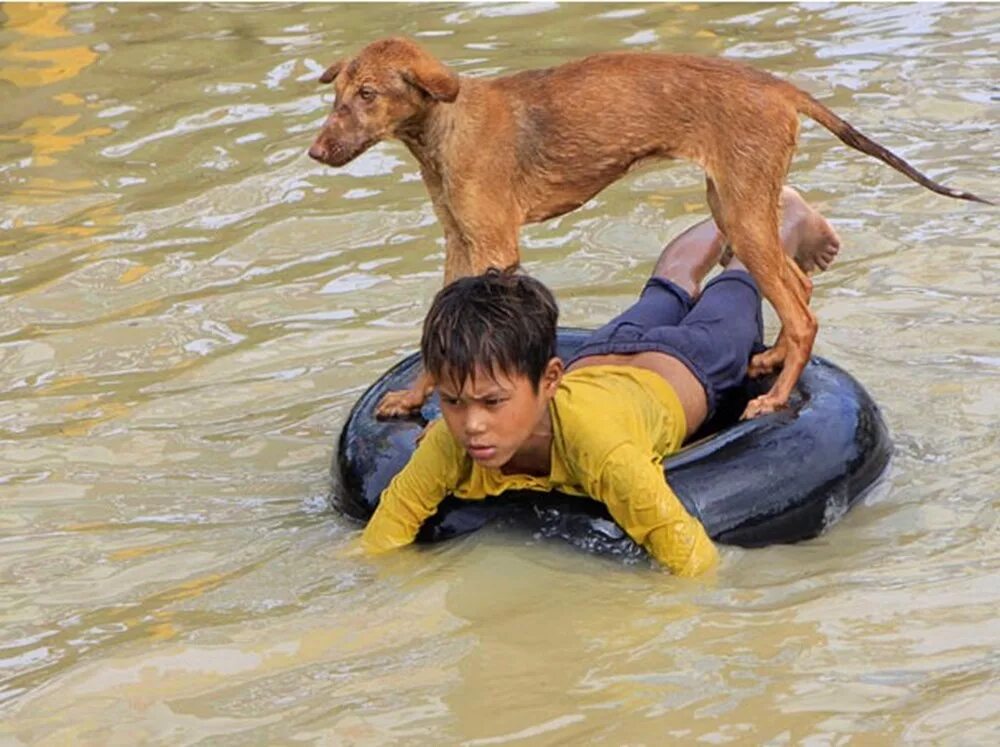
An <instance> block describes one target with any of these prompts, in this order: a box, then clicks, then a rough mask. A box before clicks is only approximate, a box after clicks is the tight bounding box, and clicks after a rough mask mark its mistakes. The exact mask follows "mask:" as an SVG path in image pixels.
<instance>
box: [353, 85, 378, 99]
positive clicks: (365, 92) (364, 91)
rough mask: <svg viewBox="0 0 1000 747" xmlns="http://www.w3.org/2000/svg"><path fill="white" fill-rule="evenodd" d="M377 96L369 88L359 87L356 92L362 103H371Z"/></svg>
mask: <svg viewBox="0 0 1000 747" xmlns="http://www.w3.org/2000/svg"><path fill="white" fill-rule="evenodd" d="M377 95H378V91H376V90H375V89H374V88H372V87H371V86H361V88H360V89H359V90H358V96H360V97H361V99H362V100H363V101H373V100H374V99H375V97H376V96H377Z"/></svg>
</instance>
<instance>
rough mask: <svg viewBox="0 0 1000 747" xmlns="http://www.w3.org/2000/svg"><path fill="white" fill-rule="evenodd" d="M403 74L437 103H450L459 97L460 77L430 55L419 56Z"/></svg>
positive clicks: (404, 78) (407, 80)
mask: <svg viewBox="0 0 1000 747" xmlns="http://www.w3.org/2000/svg"><path fill="white" fill-rule="evenodd" d="M401 74H402V76H403V80H405V81H406V82H407V83H409V84H410V85H411V86H416V87H417V88H419V89H420V90H421V91H423V92H424V93H426V94H427V95H428V96H430V97H431V98H432V99H434V100H435V101H445V102H448V103H450V102H452V101H454V100H455V99H456V98H457V97H458V86H459V83H458V76H457V75H455V73H453V72H452V71H451V70H449V69H448V68H447V67H445V66H444V64H443V63H441V62H439V61H438V60H436V59H434V58H433V57H431V56H430V55H428V54H421V55H420V56H418V57H417V58H416V59H414V60H413V61H412V62H411V64H410V66H409V69H407V70H404V71H403V72H402V73H401Z"/></svg>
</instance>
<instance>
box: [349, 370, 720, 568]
mask: <svg viewBox="0 0 1000 747" xmlns="http://www.w3.org/2000/svg"><path fill="white" fill-rule="evenodd" d="M549 413H550V415H551V419H552V451H551V466H550V472H549V474H548V475H547V476H544V477H538V476H532V475H505V474H503V473H502V472H501V471H500V470H498V469H493V468H488V467H482V466H480V465H479V464H478V463H476V462H475V461H474V460H473V459H472V458H471V457H470V456H469V455H468V454H467V452H466V451H465V450H464V449H463V448H462V446H461V444H460V443H459V442H458V441H456V440H455V438H454V437H453V436H452V434H451V432H450V431H449V430H448V427H447V425H446V424H445V423H444V421H438V422H436V423H434V424H433V425H432V426H431V427H430V428H429V429H428V431H427V433H426V435H425V436H424V438H423V440H422V441H421V442H420V444H419V445H418V446H417V449H416V451H414V453H413V456H412V457H411V458H410V461H409V463H408V464H407V465H406V467H404V468H403V470H402V471H401V472H400V473H399V474H398V475H396V476H395V477H394V478H393V480H392V482H391V483H390V484H389V487H387V488H386V489H385V491H384V492H383V493H382V496H381V498H380V501H379V506H378V508H377V509H376V511H375V513H374V515H373V516H372V518H371V520H370V521H369V523H368V526H367V527H366V528H365V531H364V535H363V537H362V541H363V543H364V545H365V546H366V547H367V548H368V549H370V550H375V551H378V550H387V549H390V548H393V547H399V546H401V545H406V544H409V543H410V542H412V541H413V540H414V538H415V537H416V535H417V532H418V530H419V529H420V526H421V524H422V523H423V522H424V521H425V520H426V519H427V518H428V517H430V516H432V515H433V514H434V513H435V512H436V511H437V507H438V504H439V503H440V502H441V501H442V500H443V499H444V497H445V496H446V495H449V494H450V495H454V496H456V497H458V498H464V499H471V500H476V499H482V498H485V497H486V496H492V495H499V494H500V493H503V492H505V491H508V490H514V489H525V490H539V491H550V490H557V491H560V492H563V493H567V494H572V495H582V496H590V497H591V498H593V499H595V500H598V501H601V502H602V503H604V504H605V505H606V506H607V508H608V511H609V513H610V514H611V516H612V517H613V518H614V520H615V521H616V522H617V523H618V525H619V526H621V527H622V529H624V530H625V531H626V532H627V533H628V534H629V536H630V537H632V539H633V540H635V541H636V542H637V543H638V544H640V545H642V546H643V547H645V548H646V549H647V550H648V551H649V553H650V554H651V555H652V556H653V557H654V558H656V559H657V560H658V561H659V562H660V563H662V564H663V565H665V566H666V567H667V568H669V569H670V570H671V571H672V572H673V573H675V574H678V575H684V576H693V575H697V574H699V573H701V572H703V571H705V570H708V569H709V568H710V567H712V566H713V565H714V564H715V563H716V560H717V551H716V549H715V546H714V545H713V544H712V541H711V540H710V539H709V537H708V535H707V534H706V533H705V530H704V528H703V527H702V525H701V523H700V522H699V521H698V520H697V519H696V518H694V517H693V516H691V515H690V514H689V513H688V512H687V510H686V509H685V508H684V506H683V504H681V502H680V501H679V500H678V498H677V496H676V495H675V494H674V492H673V490H671V488H670V486H669V485H668V484H667V481H666V480H665V479H664V476H663V467H662V464H661V462H662V460H663V459H664V457H666V456H667V455H669V454H672V453H673V452H675V451H677V449H678V448H680V446H681V443H682V442H683V440H684V435H685V432H686V423H685V418H684V411H683V409H682V408H681V403H680V400H678V398H677V395H676V393H675V392H674V390H673V389H672V388H671V387H670V385H669V384H667V382H666V381H665V380H664V379H663V378H662V377H661V376H659V375H658V374H656V373H653V372H652V371H647V370H645V369H641V368H636V367H633V366H588V367H586V368H581V369H579V370H576V371H571V372H569V373H567V374H566V375H565V376H564V377H563V379H562V382H561V383H560V386H559V389H558V391H557V392H556V394H555V396H554V397H553V398H552V400H551V401H550V403H549Z"/></svg>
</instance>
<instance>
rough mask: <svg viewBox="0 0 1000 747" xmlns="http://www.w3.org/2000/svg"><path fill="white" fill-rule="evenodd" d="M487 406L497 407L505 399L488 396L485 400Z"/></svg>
mask: <svg viewBox="0 0 1000 747" xmlns="http://www.w3.org/2000/svg"><path fill="white" fill-rule="evenodd" d="M483 402H485V403H486V406H487V407H496V406H497V405H499V404H501V403H503V399H502V398H500V397H487V398H486V399H484V400H483Z"/></svg>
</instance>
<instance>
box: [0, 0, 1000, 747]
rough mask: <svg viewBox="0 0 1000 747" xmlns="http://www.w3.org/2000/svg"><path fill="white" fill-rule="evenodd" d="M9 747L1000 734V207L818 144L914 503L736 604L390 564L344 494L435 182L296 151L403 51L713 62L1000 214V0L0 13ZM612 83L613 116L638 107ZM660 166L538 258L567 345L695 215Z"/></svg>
mask: <svg viewBox="0 0 1000 747" xmlns="http://www.w3.org/2000/svg"><path fill="white" fill-rule="evenodd" d="M0 24H2V25H0V101H2V103H0V193H2V197H0V229H2V230H0V496H2V498H0V741H3V743H4V744H7V743H10V744H25V745H29V744H30V745H55V744H96V745H132V744H163V745H180V744H211V745H229V744H232V745H237V744H239V745H243V744H267V745H271V744H317V745H355V744H356V745H378V744H462V745H470V746H471V745H477V746H478V745H500V744H510V745H548V744H607V745H620V744H630V745H660V744H666V743H709V744H721V743H766V744H774V745H781V744H808V745H828V744H848V743H855V744H885V743H901V742H906V743H910V742H921V741H926V742H928V743H934V744H941V743H944V744H962V745H966V744H976V745H979V744H995V743H997V740H998V739H1000V732H998V730H1000V655H998V651H1000V622H998V619H997V617H998V616H997V611H998V603H1000V583H998V581H1000V543H998V532H997V529H998V507H1000V490H998V484H1000V481H998V466H1000V458H998V456H997V455H998V453H1000V448H998V441H1000V438H998V433H1000V432H998V429H997V427H996V423H997V421H998V420H1000V398H998V382H1000V377H998V374H1000V326H998V319H1000V313H998V312H1000V303H998V290H997V289H998V287H1000V255H998V250H997V235H998V234H997V230H996V226H997V222H996V221H997V212H996V211H993V210H991V209H989V208H985V207H982V206H977V205H971V204H968V203H962V202H957V201H952V200H948V199H945V198H942V197H938V196H935V195H933V194H931V193H929V192H927V191H925V190H923V189H921V188H919V187H918V186H916V185H914V184H912V183H910V182H908V181H907V180H905V179H904V178H903V177H901V176H899V175H898V174H896V173H895V172H893V171H891V170H890V169H888V168H887V167H885V166H883V165H881V164H879V163H878V162H876V161H874V160H872V159H869V158H866V157H864V156H862V155H860V154H857V153H855V152H853V151H849V150H848V149H847V148H845V147H843V146H841V145H840V144H839V143H838V142H837V141H836V140H835V139H834V138H833V137H832V136H830V135H828V134H827V133H825V131H822V130H821V129H820V128H818V127H816V126H813V125H808V124H807V125H805V127H804V134H803V142H802V147H801V149H800V151H799V155H798V157H797V159H796V161H795V163H794V165H793V168H792V174H791V177H790V179H791V182H792V183H793V184H795V185H797V186H798V187H800V188H801V189H802V190H803V191H804V193H805V194H806V196H807V198H808V199H810V200H812V201H814V202H816V203H817V204H819V205H820V206H821V208H822V209H823V210H824V211H825V212H826V213H827V214H828V215H829V217H830V218H831V220H832V221H833V222H834V224H835V226H836V227H837V228H838V230H839V231H840V232H841V234H842V237H843V239H844V245H845V249H844V251H843V253H842V258H841V260H840V262H839V264H838V265H837V266H836V267H835V269H834V270H833V271H831V272H829V273H827V274H825V275H823V276H821V277H819V278H818V280H817V292H816V297H815V300H814V306H815V308H816V310H817V312H818V315H819V318H820V320H821V323H822V328H821V332H820V337H819V342H818V345H817V352H819V353H820V354H823V355H826V356H828V357H830V358H832V359H834V360H835V361H837V362H838V363H840V364H841V365H843V366H845V367H846V368H847V369H848V370H850V371H851V372H853V373H854V374H855V375H856V376H857V377H858V378H859V379H860V380H861V381H862V382H864V383H865V384H866V385H867V386H868V387H869V389H870V390H871V392H872V393H873V395H874V396H875V398H876V399H877V400H878V401H879V402H880V404H881V405H882V406H883V407H884V410H885V413H886V417H887V419H888V421H889V423H890V426H891V428H892V432H893V436H894V439H895V442H896V445H897V454H896V457H895V460H894V462H893V465H892V467H891V471H890V473H889V475H888V477H887V479H886V480H885V482H884V483H883V484H882V486H881V487H880V488H879V489H878V490H876V491H875V492H874V493H873V494H872V495H871V496H870V497H869V498H868V499H867V501H866V502H865V504H864V505H861V506H859V507H858V508H857V510H855V511H854V512H852V513H851V514H850V515H849V516H848V517H847V518H846V519H845V520H843V521H842V522H841V523H840V524H839V525H837V526H836V527H835V528H834V529H833V530H832V531H831V532H829V533H828V534H827V535H825V536H824V537H822V538H820V539H819V540H816V541H813V542H809V543H805V544H802V545H798V546H793V547H775V548H769V549H766V550H757V551H744V550H739V549H727V550H726V551H725V552H724V560H723V566H722V570H721V573H720V575H719V579H718V581H717V583H716V584H714V585H712V586H707V587H706V586H704V585H700V584H693V583H688V582H682V581H678V580H675V579H673V578H671V577H669V576H667V575H664V574H663V573H660V572H657V571H655V570H652V569H651V568H649V567H648V566H645V565H640V566H624V565H622V564H620V563H618V562H616V561H613V560H608V559H603V558H597V557H592V556H588V555H585V554H581V553H578V552H575V551H573V550H571V549H569V548H566V547H564V546H562V545H560V544H558V543H552V542H546V541H537V540H534V539H532V538H530V537H526V536H519V535H514V534H511V533H501V532H497V531H494V532H487V533H483V534H479V535H477V536H474V537H471V538H467V539H464V540H461V541H456V542H453V543H448V544H445V545H441V546H435V547H432V548H425V549H419V550H408V551H403V552H399V553H397V554H395V555H392V556H390V557H388V558H385V559H380V560H378V561H369V560H365V559H363V558H358V557H354V556H352V555H351V554H350V549H351V547H352V542H351V541H352V539H353V538H354V537H355V536H356V534H357V531H358V529H357V527H356V526H354V525H352V524H351V523H349V522H347V521H345V520H343V519H341V518H340V517H338V516H337V515H335V514H333V513H332V512H331V511H330V510H329V509H328V508H327V505H326V495H327V491H328V489H329V477H328V474H327V470H328V465H329V462H330V457H331V452H332V443H333V440H334V437H335V436H336V434H337V433H338V431H339V426H340V424H341V422H342V421H343V419H344V417H345V416H346V413H347V411H348V409H349V408H350V406H351V405H352V403H353V402H354V400H355V399H356V397H357V396H358V395H359V393H360V392H361V391H362V390H363V389H364V387H365V386H366V385H367V384H368V383H370V382H371V381H372V380H373V379H374V378H375V377H376V376H377V375H378V374H379V373H381V372H382V371H383V370H384V369H385V368H386V367H387V366H389V365H390V364H391V363H393V362H394V361H396V360H397V359H398V358H399V357H400V356H401V355H402V354H403V353H406V352H409V351H412V350H413V349H414V348H415V345H416V341H417V336H418V327H419V323H420V319H421V316H422V314H423V312H424V311H425V310H426V308H427V304H428V302H429V299H430V297H431V295H432V294H433V292H434V291H435V290H436V289H437V288H438V287H439V284H440V281H441V262H442V251H443V250H442V243H441V240H440V237H441V232H440V229H439V227H438V225H437V224H436V222H435V219H434V216H433V213H432V211H431V208H430V205H429V203H428V200H427V198H426V194H425V191H424V188H423V185H422V183H421V181H420V179H419V176H418V173H417V169H416V165H415V163H414V162H413V160H412V158H411V157H410V156H409V154H408V153H407V152H406V151H405V150H404V149H403V148H402V147H401V146H400V145H398V144H383V145H380V146H378V147H376V148H374V149H372V150H371V151H370V152H368V153H366V154H365V155H364V156H363V157H361V158H359V159H358V160H357V161H355V162H354V163H352V164H351V165H349V166H348V167H347V168H344V169H341V170H333V169H329V168H326V167H322V166H320V165H318V164H316V163H314V162H312V161H310V160H309V159H308V158H307V157H306V155H305V150H306V148H307V147H308V146H309V144H310V142H311V140H312V137H313V134H314V132H315V130H316V128H317V126H318V125H319V123H320V122H321V121H322V118H323V117H324V116H325V111H326V107H327V105H328V99H327V95H328V94H327V92H326V91H325V90H324V89H322V88H321V87H320V86H318V85H317V84H316V83H315V81H316V78H317V76H318V75H319V73H320V71H321V70H322V69H323V68H324V67H325V66H326V65H327V64H329V63H330V62H332V61H333V60H334V59H336V58H337V57H339V56H340V55H343V54H348V53H350V52H352V51H355V50H357V49H358V48H359V47H360V46H361V45H362V44H363V43H365V42H367V41H369V40H371V39H374V38H376V37H379V36H383V35H388V34H395V33H400V32H402V33H406V34H410V35H413V36H416V37H417V38H419V39H420V40H422V41H423V42H425V43H426V44H427V45H428V46H429V47H430V48H431V49H432V50H434V51H435V52H437V53H438V54H439V55H440V56H441V57H443V58H444V59H445V60H446V61H448V62H449V63H451V64H452V65H454V66H455V67H457V68H458V69H459V70H460V71H461V72H463V73H466V74H470V75H486V74H494V73H499V72H503V71H512V70H518V69H522V68H525V67H535V66H544V65H549V64H554V63H557V62H559V61H562V60H565V59H567V58H571V57H575V56H579V55H583V54H586V53H590V52H594V51H598V50H603V49H609V48H633V49H649V50H681V51H692V52H702V53H711V54H725V55H727V56H729V57H732V58H734V59H739V60H744V61H747V62H750V63H752V64H755V65H759V66H761V67H763V68H765V69H768V70H771V71H773V72H775V73H778V74H781V75H783V76H785V77H787V78H789V79H791V80H792V81H794V82H796V83H797V84H799V85H801V86H802V87H804V88H806V89H807V90H809V91H811V92H813V93H814V94H816V95H817V96H818V97H820V98H821V99H823V100H824V101H826V102H827V103H828V104H830V105H831V106H833V107H834V108H836V109H837V110H838V111H839V112H840V113H841V114H842V115H844V116H845V117H846V118H847V119H849V120H850V121H852V122H853V123H854V124H856V125H857V126H858V127H859V128H860V129H862V130H863V131H865V132H867V133H869V134H870V135H872V136H873V137H875V138H877V139H878V140H880V141H881V142H882V143H884V144H886V145H887V146H889V147H891V148H893V149H895V150H896V151H897V152H899V153H900V154H902V155H904V157H906V158H908V159H910V160H912V161H913V162H914V163H915V164H917V165H918V166H919V167H920V168H922V169H924V170H926V171H927V172H928V173H930V174H931V175H932V176H935V177H937V178H940V179H942V180H944V181H947V182H948V183H950V184H953V185H955V186H959V187H962V188H965V189H969V190H971V191H974V192H978V193H985V194H993V195H994V196H995V195H997V185H998V183H1000V182H998V179H997V176H998V173H1000V169H998V165H997V153H998V151H1000V148H998V146H1000V138H998V134H997V133H998V127H997V124H998V107H997V103H998V99H997V81H998V79H1000V63H998V58H997V55H996V51H997V48H998V42H1000V8H998V7H997V6H995V5H988V4H987V5H955V4H951V5H919V6H916V5H877V6H864V5H838V4H832V3H824V4H818V5H809V6H795V5H780V6H775V7H767V6H747V5H743V6H728V5H700V4H689V5H666V6H664V5H614V6H611V5H607V6H604V5H576V4H573V5H557V4H555V3H540V4H535V5H520V4H518V5H515V4H476V5H463V6H455V5H446V4H427V5H419V6H397V5H349V6H338V5H307V6H296V5H273V6H272V5H240V4H227V5H218V6H209V5H199V4H191V5H184V4H180V5H91V4H82V5H73V6H64V5H60V4H48V5H43V6H37V5H17V4H7V5H3V6H0ZM628 102H629V92H628V91H622V105H623V107H625V106H627V105H628ZM704 212H705V205H704V201H703V191H702V179H701V176H700V174H699V173H698V171H697V170H696V169H694V168H693V167H690V166H687V165H681V164H675V165H668V164H664V165H662V166H660V167H656V168H651V169H646V170H644V171H643V172H641V173H639V174H636V175H634V176H632V177H630V178H629V179H627V180H625V181H623V182H621V183H619V184H617V185H615V186H614V187H613V188H611V189H609V190H607V191H606V192H604V193H603V194H601V195H599V196H598V198H597V199H595V200H594V201H593V202H591V203H589V204H588V205H586V206H585V207H584V208H582V209H581V210H578V211H576V212H575V213H572V214H571V215H568V216H566V217H564V218H562V219H559V220H556V221H552V222H550V223H547V224H545V225H542V226H533V227H530V228H528V229H526V230H525V231H524V233H523V245H524V259H525V264H526V266H527V268H528V269H529V270H530V271H531V272H533V273H535V274H537V275H538V276H539V277H540V278H542V279H543V280H545V281H547V282H548V283H550V284H551V285H552V286H553V287H554V288H555V290H556V291H557V294H558V297H559V299H560V301H561V303H562V306H563V319H564V322H565V323H567V324H573V325H594V324H597V323H599V322H601V321H602V320H604V319H605V318H607V317H608V316H609V315H610V314H612V313H613V312H615V311H616V310H618V309H619V308H620V307H621V306H622V305H623V304H624V303H625V302H626V301H627V300H628V299H629V298H630V296H631V294H632V293H634V292H635V291H636V289H637V288H638V287H639V285H640V283H641V282H642V280H643V278H644V276H645V274H646V272H647V271H648V268H649V266H650V263H651V262H652V260H653V258H654V257H655V256H656V254H657V251H658V249H659V247H660V245H661V244H662V243H663V242H664V241H665V240H666V239H667V238H669V237H670V236H671V235H673V234H675V233H677V232H678V231H679V230H681V229H682V228H684V227H686V226H688V225H691V224H692V223H693V222H694V221H695V220H696V219H697V218H698V216H700V215H702V214H704Z"/></svg>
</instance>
